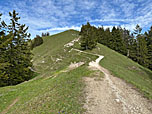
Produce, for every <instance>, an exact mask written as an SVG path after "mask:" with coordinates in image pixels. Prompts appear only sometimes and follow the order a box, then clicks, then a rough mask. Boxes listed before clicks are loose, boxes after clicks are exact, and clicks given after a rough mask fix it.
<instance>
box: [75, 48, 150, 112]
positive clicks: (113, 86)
mask: <svg viewBox="0 0 152 114" xmlns="http://www.w3.org/2000/svg"><path fill="white" fill-rule="evenodd" d="M77 51H78V50H77ZM80 52H82V51H80ZM85 53H86V52H85ZM89 54H90V53H89ZM98 56H99V57H98V58H97V59H96V61H92V62H90V63H89V66H90V67H91V68H93V69H98V70H100V71H101V72H103V73H104V75H105V77H104V79H103V80H102V81H95V80H94V78H88V77H86V78H85V82H86V85H87V86H86V89H85V92H86V103H85V104H84V108H85V109H86V110H87V111H86V114H152V103H150V102H149V101H148V100H147V99H146V98H144V97H143V96H142V95H141V94H140V93H139V92H138V91H136V90H135V89H133V87H132V86H131V85H129V84H127V83H125V82H124V81H123V80H121V79H119V78H117V77H114V76H112V75H111V74H110V73H109V71H108V70H106V69H105V68H103V67H101V66H100V65H99V62H100V60H101V59H103V58H104V56H100V55H98Z"/></svg>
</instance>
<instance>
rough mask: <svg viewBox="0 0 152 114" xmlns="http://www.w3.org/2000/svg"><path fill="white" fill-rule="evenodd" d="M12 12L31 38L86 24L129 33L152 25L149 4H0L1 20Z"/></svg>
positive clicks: (106, 0)
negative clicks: (123, 28)
mask: <svg viewBox="0 0 152 114" xmlns="http://www.w3.org/2000/svg"><path fill="white" fill-rule="evenodd" d="M13 9H15V10H16V11H17V12H19V15H20V17H21V20H20V22H21V23H24V24H26V25H27V26H29V32H30V33H31V34H32V37H34V36H35V35H36V34H41V33H42V32H50V34H54V33H57V32H61V31H64V30H67V29H76V30H80V28H81V25H82V24H85V23H86V22H87V21H89V22H90V23H91V24H92V25H95V26H101V25H104V26H105V27H110V28H111V27H112V26H119V25H121V26H122V27H126V28H127V29H129V30H131V31H132V30H133V29H134V27H135V25H136V24H139V25H140V26H141V27H142V28H143V31H145V30H148V29H149V28H150V26H151V25H152V0H0V13H2V14H3V17H2V19H3V20H6V21H7V22H8V19H9V16H8V12H9V11H13Z"/></svg>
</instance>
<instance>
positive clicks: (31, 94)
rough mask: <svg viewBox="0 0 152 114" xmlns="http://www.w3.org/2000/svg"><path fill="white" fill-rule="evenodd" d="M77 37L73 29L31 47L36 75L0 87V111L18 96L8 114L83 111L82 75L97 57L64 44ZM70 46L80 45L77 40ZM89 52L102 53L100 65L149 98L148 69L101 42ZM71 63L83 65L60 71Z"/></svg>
mask: <svg viewBox="0 0 152 114" xmlns="http://www.w3.org/2000/svg"><path fill="white" fill-rule="evenodd" d="M78 37H79V36H78V32H77V31H74V30H69V31H65V32H62V33H59V34H56V35H53V36H48V37H44V38H43V39H44V43H43V44H42V45H41V46H39V47H36V48H35V49H34V50H33V53H34V57H33V62H34V67H35V70H36V72H38V76H37V77H35V78H34V79H32V80H30V81H27V82H24V83H22V84H19V85H16V86H8V87H3V88H0V113H1V112H2V111H5V110H6V109H7V107H8V106H9V105H11V104H12V103H13V101H15V100H16V99H17V100H18V101H17V103H16V104H14V105H13V106H12V107H11V108H10V109H9V110H7V111H8V112H7V114H22V113H25V114H31V113H32V114H57V113H59V112H60V113H61V112H63V114H64V113H66V114H82V112H83V108H82V103H83V102H84V99H83V94H84V93H83V88H84V87H85V85H84V83H83V80H82V78H83V77H85V76H90V75H91V74H92V73H93V71H90V70H88V69H87V67H86V66H88V62H90V61H92V60H95V59H96V58H97V57H96V56H92V55H88V54H84V53H78V52H76V51H74V50H73V51H70V50H71V48H72V47H70V48H66V47H64V45H65V44H67V43H68V42H70V41H72V40H73V39H75V38H78ZM73 47H74V48H79V46H78V43H76V44H75V46H73ZM91 52H92V53H98V54H101V55H104V56H105V58H104V59H103V60H102V61H101V62H100V64H101V65H102V66H103V67H105V68H107V69H108V70H110V71H111V73H112V74H114V75H115V76H118V77H120V78H123V79H125V80H127V81H128V82H130V83H132V84H134V85H136V86H137V87H138V88H140V90H141V91H142V92H144V93H145V95H146V96H148V97H151V98H152V72H151V71H149V70H148V69H146V68H144V67H142V66H140V65H139V64H137V63H135V62H133V61H132V60H130V59H128V58H127V57H125V56H123V55H121V54H119V53H117V52H115V51H113V50H111V49H109V48H107V47H105V46H103V45H101V44H98V46H97V48H96V49H94V50H92V51H91ZM73 62H85V64H84V65H82V66H80V67H78V68H76V69H74V70H70V71H68V72H63V71H65V70H67V68H68V66H69V65H70V64H71V63H73Z"/></svg>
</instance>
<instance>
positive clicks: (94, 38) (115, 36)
mask: <svg viewBox="0 0 152 114" xmlns="http://www.w3.org/2000/svg"><path fill="white" fill-rule="evenodd" d="M141 31H142V28H141V27H140V26H139V25H138V24H137V26H136V27H135V29H134V32H133V33H131V32H130V31H129V30H127V29H125V28H121V27H120V26H119V27H115V26H113V28H112V30H110V28H106V29H104V27H103V26H102V27H98V28H97V27H94V26H92V25H90V23H89V22H88V23H87V24H86V25H82V27H81V31H80V35H81V38H80V42H81V43H80V45H81V47H82V49H83V50H86V49H90V50H91V49H93V48H95V47H96V45H97V43H100V44H103V45H105V46H107V47H109V48H111V49H113V50H115V51H117V52H119V53H121V54H123V55H125V56H127V57H129V58H131V59H132V60H134V61H136V62H138V63H139V64H141V65H143V66H144V67H147V68H149V69H151V70H152V26H151V27H150V30H148V31H146V32H145V33H144V34H142V33H141Z"/></svg>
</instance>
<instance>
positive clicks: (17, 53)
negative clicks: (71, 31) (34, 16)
mask: <svg viewBox="0 0 152 114" xmlns="http://www.w3.org/2000/svg"><path fill="white" fill-rule="evenodd" d="M9 15H10V17H11V19H10V20H11V23H10V24H9V25H7V24H6V23H5V22H4V21H3V22H1V31H3V33H4V34H3V35H1V40H0V53H1V54H0V56H1V57H0V58H1V59H0V64H1V65H0V86H6V85H15V84H18V83H21V82H23V81H25V80H29V79H30V78H31V77H32V75H33V71H32V63H31V59H32V58H31V55H32V54H31V52H30V47H29V45H28V38H29V37H30V34H28V33H27V30H28V27H25V25H21V24H19V23H18V20H19V19H20V17H17V16H18V13H16V11H15V10H14V11H13V13H9Z"/></svg>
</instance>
